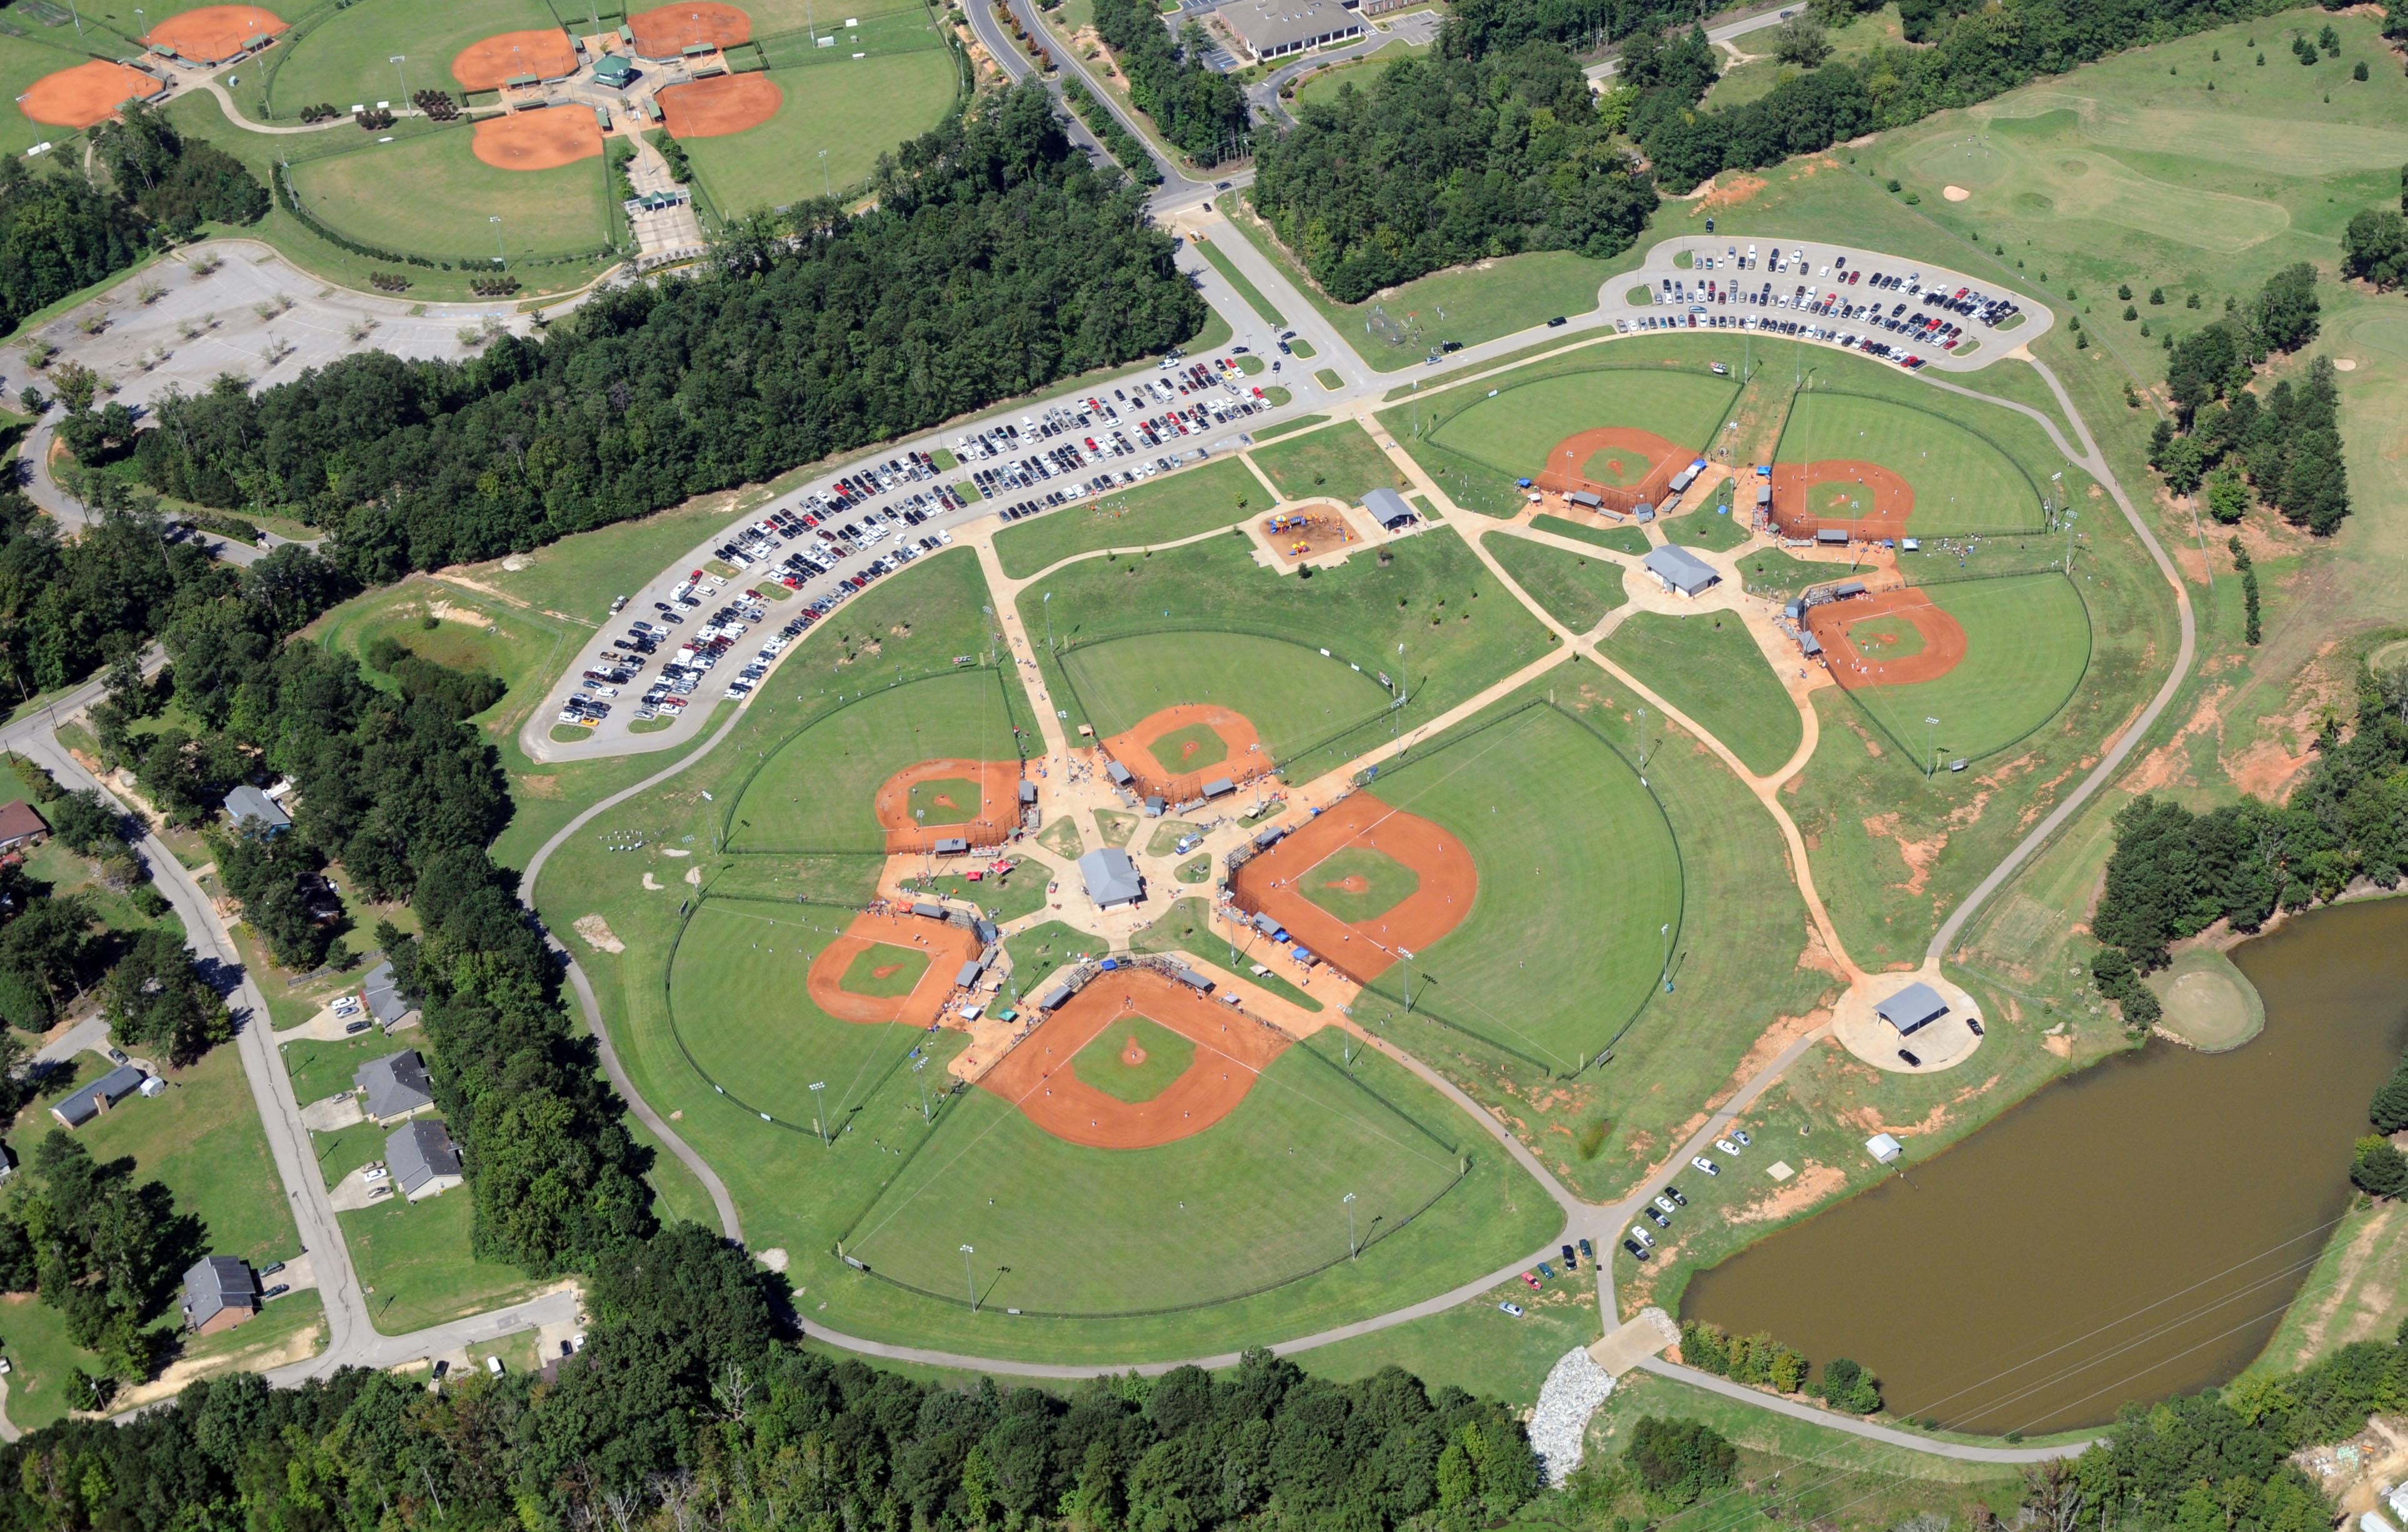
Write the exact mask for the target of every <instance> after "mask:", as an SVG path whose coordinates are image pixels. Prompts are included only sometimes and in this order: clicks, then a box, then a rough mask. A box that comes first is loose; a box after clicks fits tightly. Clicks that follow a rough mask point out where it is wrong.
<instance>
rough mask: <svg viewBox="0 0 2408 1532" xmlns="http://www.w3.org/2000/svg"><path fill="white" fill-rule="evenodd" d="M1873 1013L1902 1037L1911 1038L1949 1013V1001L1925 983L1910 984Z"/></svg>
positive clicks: (1874, 1008) (1874, 1009) (1882, 1003)
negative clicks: (1895, 1029)
mask: <svg viewBox="0 0 2408 1532" xmlns="http://www.w3.org/2000/svg"><path fill="white" fill-rule="evenodd" d="M1873 1014H1874V1015H1876V1016H1878V1017H1880V1018H1881V1019H1882V1020H1883V1021H1885V1022H1887V1023H1888V1024H1890V1025H1891V1026H1893V1027H1895V1028H1897V1029H1898V1035H1899V1037H1901V1038H1904V1037H1910V1036H1912V1035H1913V1034H1914V1033H1916V1032H1919V1031H1921V1030H1922V1029H1923V1028H1925V1027H1927V1026H1928V1025H1930V1024H1932V1023H1933V1022H1936V1021H1938V1020H1939V1019H1940V1018H1941V1017H1942V1016H1945V1015H1947V1014H1948V1002H1947V1001H1945V1000H1943V999H1942V998H1941V997H1940V992H1939V991H1938V990H1935V989H1933V988H1932V987H1931V986H1930V985H1928V984H1924V983H1914V984H1909V985H1907V986H1906V988H1904V989H1902V990H1900V991H1899V992H1898V993H1897V994H1896V995H1891V996H1890V997H1889V998H1888V999H1886V1000H1884V1001H1883V1002H1881V1004H1879V1005H1877V1006H1875V1007H1873Z"/></svg>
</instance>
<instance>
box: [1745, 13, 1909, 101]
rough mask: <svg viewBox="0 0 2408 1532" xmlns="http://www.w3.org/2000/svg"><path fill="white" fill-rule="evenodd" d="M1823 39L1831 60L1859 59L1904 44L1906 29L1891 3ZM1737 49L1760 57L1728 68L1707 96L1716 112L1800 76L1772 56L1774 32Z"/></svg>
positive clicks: (1756, 36)
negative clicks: (1829, 50) (1825, 40)
mask: <svg viewBox="0 0 2408 1532" xmlns="http://www.w3.org/2000/svg"><path fill="white" fill-rule="evenodd" d="M1824 36H1825V37H1826V38H1828V40H1829V42H1830V44H1831V57H1832V58H1834V59H1857V58H1862V57H1863V56H1864V55H1865V54H1867V53H1870V52H1871V51H1872V50H1874V49H1876V48H1879V47H1882V46H1884V45H1887V44H1898V43H1901V42H1903V41H1904V40H1905V37H1906V29H1905V27H1904V26H1902V25H1901V24H1900V23H1899V17H1898V7H1897V6H1896V5H1895V4H1892V5H1885V6H1883V7H1880V8H1879V9H1877V10H1871V11H1867V12H1866V13H1864V14H1863V15H1861V16H1858V17H1856V18H1855V19H1854V20H1852V21H1849V22H1848V24H1847V25H1845V26H1841V27H1833V28H1831V29H1829V30H1828V31H1827V32H1825V34H1824ZM1738 46H1739V47H1740V48H1741V49H1742V50H1747V51H1751V52H1756V53H1757V54H1758V56H1757V57H1756V58H1752V59H1750V60H1748V62H1746V63H1745V64H1727V65H1726V66H1725V68H1724V70H1723V73H1722V78H1721V79H1717V80H1715V81H1714V83H1713V89H1711V90H1709V91H1708V92H1707V93H1706V106H1707V107H1710V108H1711V109H1713V110H1715V111H1727V110H1729V109H1730V108H1731V107H1741V106H1745V105H1746V104H1747V103H1748V102H1751V101H1754V100H1756V99H1757V98H1759V97H1761V96H1763V95H1765V94H1766V93H1769V92H1770V91H1771V89H1772V88H1773V87H1774V86H1775V85H1777V84H1779V83H1780V82H1781V81H1782V80H1784V79H1790V78H1792V77H1794V76H1796V75H1797V74H1798V73H1799V71H1798V69H1797V67H1796V66H1795V65H1792V64H1784V63H1782V62H1781V61H1780V60H1779V59H1777V58H1775V57H1773V54H1772V34H1771V33H1769V32H1759V33H1756V34H1755V35H1754V36H1749V37H1745V38H1742V39H1740V41H1739V45H1738Z"/></svg>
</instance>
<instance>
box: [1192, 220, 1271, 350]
mask: <svg viewBox="0 0 2408 1532" xmlns="http://www.w3.org/2000/svg"><path fill="white" fill-rule="evenodd" d="M1196 250H1197V253H1198V254H1200V255H1202V256H1203V257H1204V259H1205V261H1206V262H1207V263H1208V264H1209V265H1211V267H1212V269H1213V270H1214V271H1217V272H1219V273H1220V274H1221V279H1222V280H1223V281H1225V282H1227V283H1228V284H1229V285H1230V286H1231V287H1233V288H1235V289H1237V291H1238V296H1240V297H1241V298H1243V299H1245V300H1246V307H1247V308H1252V309H1253V310H1254V312H1255V313H1257V314H1260V315H1261V316H1262V317H1263V320H1264V322H1266V323H1269V324H1276V325H1278V326H1280V327H1281V328H1282V329H1285V328H1286V327H1287V316H1286V315H1284V314H1283V313H1281V312H1280V311H1279V309H1278V308H1274V307H1273V306H1272V304H1271V300H1270V299H1269V298H1267V297H1264V296H1263V290H1262V289H1261V288H1259V287H1256V286H1255V285H1254V279H1253V278H1251V277H1249V276H1247V275H1246V274H1245V273H1244V272H1242V271H1240V270H1239V269H1238V263H1237V262H1235V261H1233V260H1231V259H1230V258H1229V253H1228V251H1225V250H1223V249H1222V248H1221V247H1220V245H1219V244H1217V243H1216V242H1214V241H1213V240H1211V239H1209V238H1207V237H1206V236H1203V235H1200V234H1199V235H1197V236H1196Z"/></svg>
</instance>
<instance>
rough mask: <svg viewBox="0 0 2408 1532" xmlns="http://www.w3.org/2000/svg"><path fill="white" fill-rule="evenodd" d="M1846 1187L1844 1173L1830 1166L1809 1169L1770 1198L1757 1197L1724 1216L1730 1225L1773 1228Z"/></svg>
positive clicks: (1817, 1166) (1796, 1176) (1801, 1171)
mask: <svg viewBox="0 0 2408 1532" xmlns="http://www.w3.org/2000/svg"><path fill="white" fill-rule="evenodd" d="M1847 1183H1848V1177H1847V1173H1846V1172H1845V1171H1843V1170H1842V1169H1841V1168H1840V1167H1837V1166H1833V1165H1810V1166H1808V1167H1806V1168H1805V1169H1803V1170H1800V1171H1799V1172H1798V1174H1797V1175H1795V1176H1793V1177H1791V1178H1790V1180H1789V1183H1788V1184H1787V1185H1785V1186H1784V1187H1782V1188H1781V1190H1779V1191H1777V1192H1775V1193H1773V1194H1772V1195H1771V1196H1767V1197H1759V1198H1758V1199H1756V1201H1754V1202H1751V1203H1749V1204H1748V1205H1747V1206H1746V1207H1744V1208H1737V1209H1734V1210H1731V1212H1730V1213H1729V1214H1727V1217H1728V1218H1729V1220H1730V1221H1731V1222H1732V1223H1734V1224H1775V1223H1779V1222H1780V1221H1781V1220H1783V1219H1785V1218H1792V1217H1795V1216H1797V1215H1798V1214H1799V1213H1802V1212H1804V1211H1805V1210H1807V1209H1809V1208H1811V1207H1813V1206H1814V1204H1816V1203H1817V1202H1820V1201H1822V1200H1823V1199H1824V1198H1825V1197H1827V1196H1830V1195H1831V1194H1832V1193H1834V1192H1836V1191H1838V1190H1839V1189H1840V1188H1841V1187H1842V1186H1845V1185H1846V1184H1847Z"/></svg>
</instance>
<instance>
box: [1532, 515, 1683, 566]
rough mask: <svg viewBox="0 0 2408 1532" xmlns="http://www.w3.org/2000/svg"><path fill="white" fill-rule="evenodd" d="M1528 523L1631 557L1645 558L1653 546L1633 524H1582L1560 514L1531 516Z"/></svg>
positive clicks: (1541, 530)
mask: <svg viewBox="0 0 2408 1532" xmlns="http://www.w3.org/2000/svg"><path fill="white" fill-rule="evenodd" d="M1530 525H1531V527H1532V528H1533V529H1535V530H1537V531H1540V532H1552V533H1554V534H1555V536H1556V537H1577V538H1579V539H1580V540H1581V541H1582V542H1586V543H1595V544H1596V545H1597V546H1598V547H1599V548H1611V549H1613V551H1615V552H1618V553H1627V554H1629V555H1630V556H1631V557H1632V558H1645V557H1646V556H1647V551H1648V550H1649V549H1650V548H1653V547H1654V546H1655V544H1653V543H1651V542H1649V541H1648V540H1647V534H1646V533H1644V532H1641V531H1640V530H1639V529H1638V528H1637V527H1635V526H1583V525H1582V524H1581V523H1578V522H1568V521H1565V520H1564V519H1563V518H1562V517H1560V516H1533V517H1531V518H1530Z"/></svg>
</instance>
